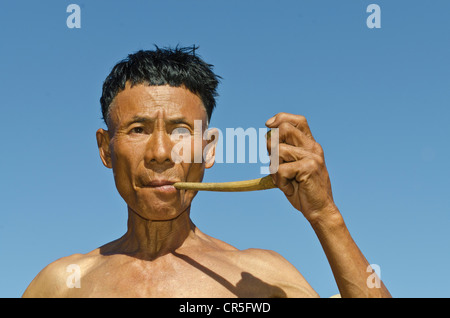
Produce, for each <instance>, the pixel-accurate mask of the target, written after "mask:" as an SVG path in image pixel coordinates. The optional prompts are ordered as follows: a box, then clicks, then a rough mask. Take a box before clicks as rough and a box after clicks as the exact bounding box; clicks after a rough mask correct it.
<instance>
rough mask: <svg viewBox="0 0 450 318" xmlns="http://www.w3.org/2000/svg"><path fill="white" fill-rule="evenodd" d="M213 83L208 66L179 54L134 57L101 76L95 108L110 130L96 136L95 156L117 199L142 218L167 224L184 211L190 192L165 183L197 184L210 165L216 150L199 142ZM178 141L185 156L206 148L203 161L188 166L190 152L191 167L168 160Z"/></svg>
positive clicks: (209, 108)
mask: <svg viewBox="0 0 450 318" xmlns="http://www.w3.org/2000/svg"><path fill="white" fill-rule="evenodd" d="M217 84H218V80H217V76H216V75H214V73H212V71H211V65H208V64H206V63H204V62H203V61H201V60H200V59H199V58H198V57H197V56H195V55H194V54H193V52H192V51H188V50H185V49H174V50H160V49H157V50H156V51H146V52H143V51H140V52H137V53H136V54H132V55H130V56H129V58H128V59H127V60H125V61H122V62H120V63H119V64H117V65H116V66H115V67H114V68H113V70H112V72H111V74H110V75H109V76H108V77H107V79H106V81H105V84H104V86H103V96H102V98H101V103H102V112H103V116H104V119H105V122H106V123H107V126H108V130H103V129H99V130H98V131H97V143H98V147H99V151H100V156H101V159H102V161H103V164H104V165H105V166H106V167H108V168H112V169H113V173H114V179H115V183H116V187H117V189H118V191H119V193H120V195H121V196H122V198H123V199H124V200H125V202H126V203H127V204H128V206H129V208H130V209H132V210H133V211H134V212H136V213H137V214H139V215H140V216H141V217H143V218H145V219H149V220H168V219H172V218H175V217H177V216H178V215H179V214H180V213H181V212H183V211H185V210H186V209H187V208H188V207H189V206H190V204H191V201H192V199H193V198H194V196H195V194H196V193H195V192H193V191H184V190H176V189H175V188H174V187H173V186H171V184H173V183H174V182H178V181H190V182H200V181H201V180H202V179H203V173H204V170H205V168H210V167H211V166H212V165H213V161H214V148H213V147H209V148H207V147H206V146H207V145H208V143H209V142H208V141H207V140H205V139H203V138H202V135H203V133H204V132H205V130H206V129H207V122H208V119H209V118H210V116H211V113H212V110H213V108H214V106H215V101H214V97H215V95H216V87H217ZM205 103H206V105H205ZM195 121H201V131H198V130H195V129H194V128H195ZM197 123H198V122H197ZM180 132H181V133H180ZM180 134H182V135H183V136H182V137H183V138H182V140H183V142H184V143H187V144H189V148H190V149H191V150H193V149H194V148H195V147H196V144H198V143H199V142H200V144H201V147H202V150H204V149H207V151H205V152H206V153H205V154H204V157H205V158H204V159H206V160H205V161H202V162H194V160H193V152H191V153H190V157H191V159H192V160H190V161H182V162H176V161H174V158H173V153H172V149H173V147H174V146H175V144H179V142H180V139H179V138H174V136H175V137H180ZM194 140H195V141H194ZM184 149H185V148H183V151H184ZM186 149H188V148H186ZM183 155H184V154H183Z"/></svg>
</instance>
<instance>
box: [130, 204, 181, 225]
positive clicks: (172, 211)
mask: <svg viewBox="0 0 450 318" xmlns="http://www.w3.org/2000/svg"><path fill="white" fill-rule="evenodd" d="M132 210H133V211H134V212H135V213H137V214H138V215H139V216H140V217H142V218H143V219H146V220H149V221H168V220H172V219H175V218H177V217H178V216H179V215H180V214H181V213H183V212H184V211H185V210H186V209H185V208H182V207H181V206H180V205H178V204H177V205H171V204H168V202H162V203H153V204H151V205H147V204H141V205H139V207H137V208H136V209H134V208H132Z"/></svg>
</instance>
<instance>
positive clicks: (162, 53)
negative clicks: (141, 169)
mask: <svg viewBox="0 0 450 318" xmlns="http://www.w3.org/2000/svg"><path fill="white" fill-rule="evenodd" d="M197 49H198V47H196V46H192V47H178V46H177V47H175V48H159V47H158V46H156V45H155V50H145V51H144V50H140V51H137V52H136V53H133V54H129V55H128V57H127V58H126V59H124V60H122V61H120V62H119V63H117V64H116V65H115V66H114V67H113V69H112V70H111V73H110V74H109V75H108V76H107V77H106V79H105V81H104V83H103V90H102V96H101V98H100V104H101V107H102V116H103V121H104V122H105V123H106V124H108V123H107V120H108V115H109V106H110V105H111V102H112V101H113V99H114V98H115V97H116V95H117V94H118V93H119V92H120V91H122V90H124V89H125V85H126V83H127V82H130V84H131V86H134V85H137V84H148V85H151V86H159V85H170V86H172V87H180V86H184V87H186V88H187V89H188V90H189V91H191V92H192V93H194V94H196V95H197V96H198V97H200V99H201V100H202V102H203V105H204V106H205V109H206V113H207V115H208V121H210V120H211V115H212V112H213V110H214V108H215V106H216V97H217V96H218V93H217V86H218V84H219V81H220V79H221V77H220V76H218V75H216V74H215V73H214V72H213V67H214V66H213V65H211V64H208V63H206V62H205V61H203V60H202V59H201V58H200V57H199V56H198V55H197V54H196V52H195V51H196V50H197Z"/></svg>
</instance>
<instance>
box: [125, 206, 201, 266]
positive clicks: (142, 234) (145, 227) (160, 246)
mask: <svg viewBox="0 0 450 318" xmlns="http://www.w3.org/2000/svg"><path fill="white" fill-rule="evenodd" d="M189 215H190V213H189V208H188V209H186V210H185V211H183V212H182V213H181V214H180V215H179V216H177V217H176V218H174V219H171V220H164V221H154V220H146V219H144V218H142V217H141V216H139V215H138V214H137V213H136V212H134V211H133V210H132V209H130V208H129V207H128V230H127V233H125V235H124V236H123V237H122V238H120V239H119V241H118V242H117V243H118V245H116V246H117V247H118V248H119V250H120V252H122V253H124V254H130V255H133V256H136V257H141V258H146V259H155V258H157V257H159V256H162V255H164V254H167V253H170V252H173V251H175V250H176V249H177V248H179V247H180V246H181V245H182V244H183V243H184V241H185V240H186V239H187V238H188V237H189V235H192V234H193V233H194V229H195V225H194V224H193V223H192V221H191V219H190V217H189Z"/></svg>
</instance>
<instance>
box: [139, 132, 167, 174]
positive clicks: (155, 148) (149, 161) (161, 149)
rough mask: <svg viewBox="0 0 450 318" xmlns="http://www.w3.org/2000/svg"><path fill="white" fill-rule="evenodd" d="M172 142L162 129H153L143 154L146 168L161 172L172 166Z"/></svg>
mask: <svg viewBox="0 0 450 318" xmlns="http://www.w3.org/2000/svg"><path fill="white" fill-rule="evenodd" d="M171 151H172V141H171V139H170V136H169V135H168V134H167V132H166V131H165V130H164V129H155V130H154V131H153V133H152V135H151V136H150V138H149V140H148V143H147V149H146V152H145V164H146V166H147V168H150V169H152V170H155V171H156V172H162V171H164V170H166V169H168V168H170V167H171V166H173V165H174V162H173V161H172V156H171Z"/></svg>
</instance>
